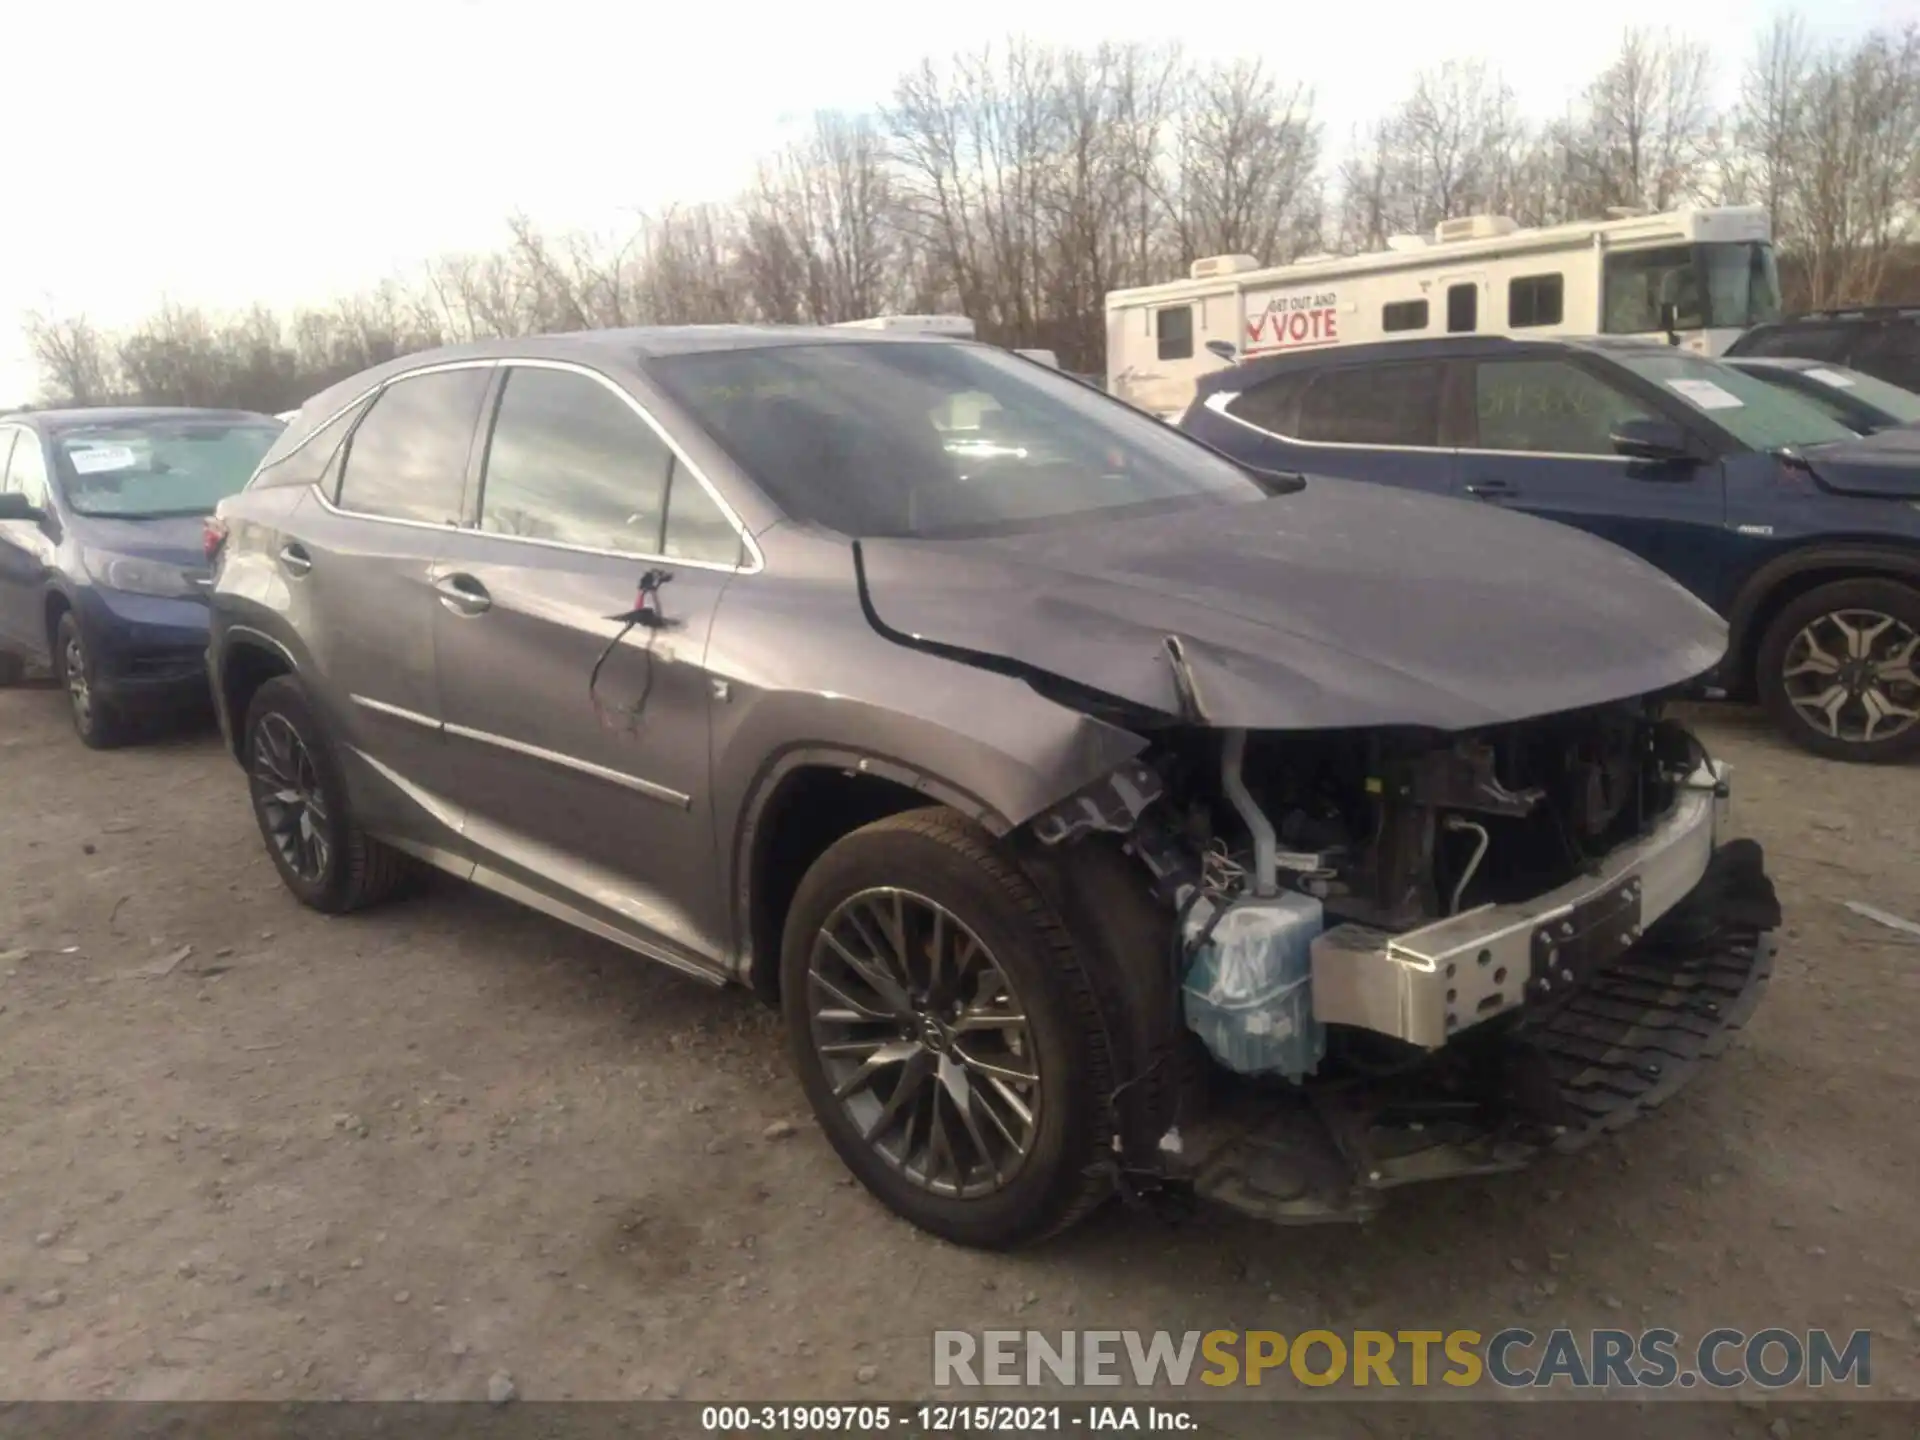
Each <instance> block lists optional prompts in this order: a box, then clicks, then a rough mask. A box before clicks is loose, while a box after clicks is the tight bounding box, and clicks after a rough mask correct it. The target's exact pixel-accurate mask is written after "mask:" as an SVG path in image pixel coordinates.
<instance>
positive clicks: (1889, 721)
mask: <svg viewBox="0 0 1920 1440" xmlns="http://www.w3.org/2000/svg"><path fill="white" fill-rule="evenodd" d="M1180 424H1181V427H1182V428H1183V429H1185V430H1187V431H1188V432H1189V433H1191V434H1193V435H1195V436H1197V437H1198V438H1200V439H1202V440H1205V441H1206V442H1208V443H1209V444H1211V445H1213V446H1214V447H1215V448H1216V449H1219V450H1222V451H1225V452H1226V453H1228V454H1229V455H1231V456H1233V457H1234V458H1235V459H1237V460H1240V461H1241V462H1242V463H1244V464H1248V465H1252V466H1255V467H1258V468H1261V469H1264V470H1273V471H1283V472H1284V471H1303V472H1308V473H1313V474H1320V475H1336V476H1348V477H1350V478H1352V479H1356V480H1371V481H1377V482H1380V483H1383V484H1388V485H1396V486H1400V487H1403V488H1406V489H1414V490H1426V491H1430V492H1436V493H1440V494H1451V495H1459V496H1463V497H1470V498H1472V499H1476V500H1480V501H1483V502H1485V503H1488V504H1494V505H1501V506H1505V507H1507V508H1510V509H1515V510H1526V511H1531V512H1532V513H1534V514H1537V515H1540V516H1544V517H1546V518H1548V519H1552V520H1559V521H1563V522H1565V523H1567V524H1570V525H1576V526H1578V527H1579V528H1581V529H1583V530H1588V531H1591V532H1592V533H1594V534H1596V535H1599V536H1601V537H1602V538H1604V539H1607V540H1611V541H1613V542H1614V543H1616V544H1618V545H1621V546H1623V547H1625V548H1626V549H1628V550H1632V551H1634V552H1635V553H1637V554H1639V555H1641V556H1642V557H1644V558H1645V559H1647V560H1650V561H1652V562H1653V563H1654V564H1655V565H1658V566H1659V567H1660V568H1661V569H1662V570H1664V571H1666V572H1667V574H1669V575H1670V576H1672V577H1673V578H1674V579H1675V580H1677V581H1679V582H1680V583H1681V584H1682V585H1684V586H1686V588H1687V589H1689V590H1691V591H1692V592H1693V593H1694V594H1695V595H1697V596H1699V597H1700V598H1701V599H1702V600H1704V601H1706V602H1707V603H1708V604H1709V605H1711V606H1713V607H1714V609H1716V610H1718V611H1719V612H1720V613H1721V614H1722V615H1724V616H1726V617H1727V620H1728V622H1729V627H1730V631H1731V635H1730V639H1729V646H1728V651H1727V657H1726V659H1725V660H1724V661H1723V662H1722V664H1721V667H1720V671H1719V674H1718V675H1717V676H1716V678H1715V684H1716V685H1717V686H1718V687H1719V688H1721V689H1723V690H1726V691H1730V692H1735V693H1740V692H1745V693H1750V694H1755V695H1757V698H1758V699H1759V700H1760V702H1761V703H1762V704H1763V705H1765V706H1766V707H1767V709H1768V711H1769V712H1770V713H1771V714H1772V716H1773V717H1774V719H1775V721H1776V722H1777V723H1778V724H1779V726H1780V728H1781V729H1782V730H1783V731H1784V732H1785V733H1786V734H1787V735H1788V736H1789V737H1791V738H1792V739H1793V740H1795V741H1796V742H1798V743H1799V744H1801V745H1804V746H1805V747H1807V748H1808V749H1810V750H1813V751H1815V752H1816V753H1818V754H1822V755H1827V756H1830V757H1833V758H1836V759H1842V760H1891V759H1895V758H1897V757H1900V756H1904V755H1909V754H1913V753H1916V752H1920V430H1915V429H1910V428H1903V429H1898V430H1889V431H1886V432H1884V433H1882V434H1878V435H1872V436H1867V437H1860V436H1857V435H1855V434H1854V432H1853V431H1852V430H1850V429H1848V428H1847V427H1846V426H1845V425H1843V424H1841V423H1840V422H1839V421H1838V420H1835V419H1834V418H1833V417H1832V416H1830V415H1828V414H1827V413H1826V412H1825V411H1823V410H1822V409H1821V408H1820V407H1819V406H1817V405H1816V404H1814V403H1813V402H1812V401H1810V400H1808V399H1806V398H1805V397H1803V396H1800V395H1796V394H1794V393H1792V392H1790V391H1787V390H1782V389H1780V388H1779V387H1777V386H1775V385H1773V384H1771V383H1769V382H1768V381H1766V380H1762V379H1760V378H1759V377H1758V376H1754V375H1749V374H1746V373H1744V372H1742V371H1740V370H1738V369H1735V368H1734V367H1733V366H1731V365H1728V364H1723V363H1721V362H1720V361H1717V360H1708V359H1704V358H1702V357H1700V356H1697V355H1691V354H1687V353H1685V352H1683V351H1680V350H1677V349H1674V348H1672V347H1669V346H1664V345H1658V344H1650V343H1648V342H1646V341H1633V340H1603V339H1593V340H1552V341H1536V340H1528V341H1520V340H1509V339H1504V338H1498V337H1490V336H1489V337H1461V338H1458V339H1451V340H1437V339H1436V340H1405V341H1398V342H1392V343H1386V344H1373V345H1352V346H1346V347H1343V348H1341V349H1338V350H1323V351H1319V352H1317V353H1314V354H1306V355H1299V354H1296V355H1280V356H1273V357H1270V358H1266V359H1259V360H1253V361H1249V362H1247V363H1244V364H1240V365H1235V366H1232V367H1231V368H1229V369H1225V370H1219V371H1215V372H1214V373H1212V374H1210V375H1207V376H1205V377H1204V378H1202V380H1201V382H1200V385H1199V391H1198V395H1197V397H1196V398H1195V400H1194V403H1193V405H1192V407H1191V408H1190V409H1189V410H1188V411H1187V414H1186V415H1185V416H1184V417H1183V418H1182V420H1181V422H1180ZM1500 558H1501V557H1499V556H1497V555H1489V556H1488V563H1489V565H1492V564H1495V563H1497V562H1498V561H1499V560H1500ZM1567 663H1568V664H1570V665H1577V664H1579V663H1580V657H1578V656H1577V655H1569V656H1568V657H1567Z"/></svg>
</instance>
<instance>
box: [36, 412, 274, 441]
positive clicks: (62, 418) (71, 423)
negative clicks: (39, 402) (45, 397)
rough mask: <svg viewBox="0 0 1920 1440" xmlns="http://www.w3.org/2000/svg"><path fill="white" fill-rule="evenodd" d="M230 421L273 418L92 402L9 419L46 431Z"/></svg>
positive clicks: (247, 413) (48, 432)
mask: <svg viewBox="0 0 1920 1440" xmlns="http://www.w3.org/2000/svg"><path fill="white" fill-rule="evenodd" d="M188 417H191V418H193V419H196V420H228V421H232V422H234V423H236V424H239V423H241V422H244V421H247V420H271V419H272V418H273V417H272V416H271V415H262V414H259V413H258V412H256V411H253V410H226V409H212V408H208V407H204V406H198V405H88V406H77V407H74V408H71V409H66V410H23V411H20V412H19V413H18V414H14V415H9V416H7V417H6V418H7V419H8V420H9V421H12V422H14V423H16V424H22V425H30V426H32V427H33V428H34V429H36V430H39V431H41V432H43V433H46V434H54V433H57V432H59V431H62V430H77V429H81V428H83V427H86V426H91V425H132V424H138V423H139V422H140V421H142V420H177V419H186V418H188Z"/></svg>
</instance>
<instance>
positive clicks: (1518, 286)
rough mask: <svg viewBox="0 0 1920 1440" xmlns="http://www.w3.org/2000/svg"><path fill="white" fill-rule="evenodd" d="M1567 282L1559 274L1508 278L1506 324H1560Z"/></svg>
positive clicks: (1521, 327) (1517, 327)
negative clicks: (1564, 283) (1564, 282)
mask: <svg viewBox="0 0 1920 1440" xmlns="http://www.w3.org/2000/svg"><path fill="white" fill-rule="evenodd" d="M1564 305H1565V292H1564V285H1563V282H1562V280H1561V278H1560V277H1559V276H1558V275H1522V276H1520V277H1518V278H1517V279H1514V280H1510V281H1508V282H1507V328H1508V329H1510V330H1525V329H1527V328H1528V327H1530V326H1534V325H1558V324H1559V323H1560V317H1561V315H1562V314H1563V313H1564Z"/></svg>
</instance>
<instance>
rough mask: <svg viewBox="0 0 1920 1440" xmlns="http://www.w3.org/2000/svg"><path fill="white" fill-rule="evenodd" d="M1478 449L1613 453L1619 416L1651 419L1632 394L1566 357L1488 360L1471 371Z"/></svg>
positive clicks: (1542, 452)
mask: <svg viewBox="0 0 1920 1440" xmlns="http://www.w3.org/2000/svg"><path fill="white" fill-rule="evenodd" d="M1474 407H1475V410H1476V412H1477V414H1478V418H1479V440H1478V448H1479V449H1482V450H1516V451H1524V452H1527V453H1530V454H1536V455H1539V454H1547V455H1612V454H1614V448H1613V431H1614V428H1615V427H1616V426H1617V425H1619V423H1620V422H1621V421H1622V420H1633V419H1654V418H1657V417H1656V416H1655V415H1654V412H1653V411H1652V410H1650V409H1648V408H1647V407H1646V406H1644V405H1642V404H1641V403H1640V402H1639V401H1637V400H1635V399H1634V398H1633V397H1632V396H1631V395H1628V394H1626V393H1624V392H1623V391H1620V390H1617V389H1615V388H1614V387H1613V386H1611V385H1609V384H1607V383H1606V382H1605V381H1603V380H1601V379H1599V378H1598V377H1596V376H1593V375H1590V374H1588V373H1587V372H1586V371H1585V370H1582V369H1580V368H1579V367H1578V366H1574V365H1569V364H1567V363H1566V362H1565V361H1564V360H1488V361H1482V362H1481V363H1480V364H1479V365H1478V366H1477V367H1476V368H1475V371H1474Z"/></svg>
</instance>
